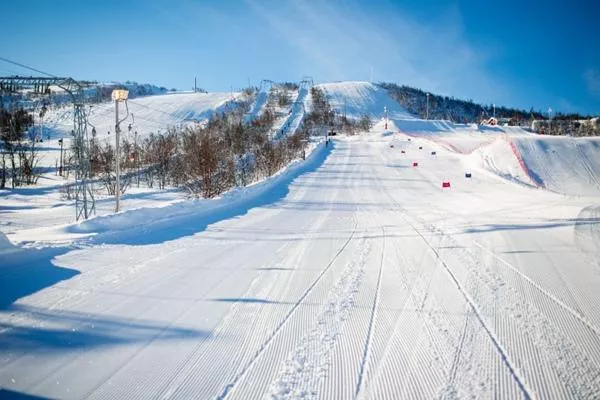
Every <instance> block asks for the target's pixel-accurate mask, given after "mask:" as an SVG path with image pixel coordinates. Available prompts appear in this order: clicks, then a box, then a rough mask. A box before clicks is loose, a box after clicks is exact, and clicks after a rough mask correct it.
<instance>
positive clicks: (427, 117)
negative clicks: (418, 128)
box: [425, 93, 429, 119]
mask: <svg viewBox="0 0 600 400" xmlns="http://www.w3.org/2000/svg"><path fill="white" fill-rule="evenodd" d="M425 119H429V93H427V116H426V117H425Z"/></svg>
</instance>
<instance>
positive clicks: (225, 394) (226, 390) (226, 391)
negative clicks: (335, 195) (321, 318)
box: [217, 221, 357, 400]
mask: <svg viewBox="0 0 600 400" xmlns="http://www.w3.org/2000/svg"><path fill="white" fill-rule="evenodd" d="M356 226H357V225H356V221H355V222H354V227H353V229H352V233H351V234H350V236H349V237H348V239H347V240H346V241H345V242H344V244H343V245H342V247H340V249H339V250H338V251H337V252H336V253H335V255H334V256H333V258H332V259H331V261H329V263H328V264H327V266H325V268H323V270H322V271H321V273H320V274H319V275H318V276H317V277H316V279H315V280H314V281H313V283H312V284H311V285H310V286H309V287H308V288H307V289H306V291H305V292H304V293H303V294H302V296H300V298H299V299H298V300H297V301H296V303H295V304H294V306H293V307H292V308H291V309H290V311H289V312H288V313H287V315H286V316H285V317H284V318H283V319H282V320H281V322H280V323H279V325H277V327H276V328H275V329H274V330H273V332H272V333H271V335H269V336H268V337H267V339H266V340H265V341H264V343H263V344H262V345H261V346H260V348H259V349H258V350H257V351H256V353H255V354H254V356H253V357H252V358H251V359H250V361H248V363H247V364H246V365H245V366H244V367H243V368H242V369H241V370H240V372H239V373H238V374H237V375H236V376H235V377H234V378H233V380H232V381H231V382H230V383H229V384H228V385H226V386H225V387H224V388H223V391H222V392H221V394H220V395H219V396H218V397H217V399H219V400H223V399H226V398H227V397H228V396H229V394H230V393H231V392H232V390H233V389H234V388H235V386H236V385H237V384H238V382H240V380H241V379H242V378H243V377H244V376H245V375H246V373H247V372H248V371H249V370H250V368H252V366H253V365H254V363H256V361H257V360H258V358H259V357H260V355H261V354H262V353H263V352H264V351H265V350H266V349H267V348H268V347H269V345H270V344H271V342H272V341H273V339H275V337H276V336H277V334H278V333H279V332H280V331H281V329H282V328H283V327H284V326H285V324H286V322H287V321H289V319H290V318H291V317H292V315H293V314H294V312H295V311H296V310H297V309H298V307H299V306H300V305H301V304H302V302H303V301H304V299H306V297H307V296H308V295H309V294H310V292H311V291H312V290H313V289H314V288H315V286H316V285H317V283H319V281H320V280H321V278H322V277H323V276H324V275H325V273H326V272H327V271H328V270H329V269H330V268H331V266H332V265H333V263H334V262H335V260H336V259H337V258H338V257H339V255H340V254H342V252H343V251H344V249H345V248H346V247H348V244H349V243H350V241H352V238H354V235H355V233H356Z"/></svg>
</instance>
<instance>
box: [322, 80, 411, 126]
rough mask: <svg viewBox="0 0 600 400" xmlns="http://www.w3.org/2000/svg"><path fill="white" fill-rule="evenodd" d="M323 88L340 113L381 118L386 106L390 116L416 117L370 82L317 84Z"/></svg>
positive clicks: (332, 104)
mask: <svg viewBox="0 0 600 400" xmlns="http://www.w3.org/2000/svg"><path fill="white" fill-rule="evenodd" d="M317 87H319V88H321V89H323V91H324V92H325V94H326V95H327V98H328V100H329V104H330V105H331V107H332V108H333V109H334V110H335V111H336V112H337V113H339V114H342V115H344V114H345V115H346V116H347V117H348V118H355V119H359V118H360V117H362V116H363V115H368V116H369V117H371V118H375V119H380V118H382V117H383V111H384V107H385V108H386V109H387V111H388V116H389V118H392V119H397V118H414V117H413V116H412V115H411V114H410V113H409V112H408V111H406V110H405V109H404V108H403V107H401V106H400V105H399V104H398V102H396V101H395V100H394V99H392V98H391V97H390V96H389V95H388V93H387V91H386V90H384V89H382V88H380V87H378V86H376V85H374V84H372V83H369V82H336V83H324V84H320V85H317Z"/></svg>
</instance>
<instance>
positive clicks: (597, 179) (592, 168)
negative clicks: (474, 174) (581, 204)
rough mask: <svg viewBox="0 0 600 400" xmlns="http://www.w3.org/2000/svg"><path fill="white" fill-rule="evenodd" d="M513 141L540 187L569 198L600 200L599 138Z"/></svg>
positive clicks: (547, 137)
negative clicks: (597, 197)
mask: <svg viewBox="0 0 600 400" xmlns="http://www.w3.org/2000/svg"><path fill="white" fill-rule="evenodd" d="M511 140H512V141H513V143H514V144H515V146H516V148H517V149H518V150H519V152H520V153H521V156H522V158H523V161H524V163H525V165H526V167H527V169H528V170H529V171H530V173H531V174H532V175H533V176H535V178H536V180H537V181H538V183H539V184H540V185H543V186H544V187H545V188H547V189H549V190H552V191H555V192H559V193H564V194H569V195H577V196H600V138H572V137H560V136H558V137H550V136H537V135H536V136H533V135H529V136H515V137H511Z"/></svg>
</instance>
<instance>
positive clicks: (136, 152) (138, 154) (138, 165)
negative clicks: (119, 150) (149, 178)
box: [134, 131, 140, 187]
mask: <svg viewBox="0 0 600 400" xmlns="http://www.w3.org/2000/svg"><path fill="white" fill-rule="evenodd" d="M134 134H135V139H134V142H135V144H134V147H135V171H136V175H137V187H140V160H139V158H140V152H139V151H138V145H137V131H135V132H134Z"/></svg>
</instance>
